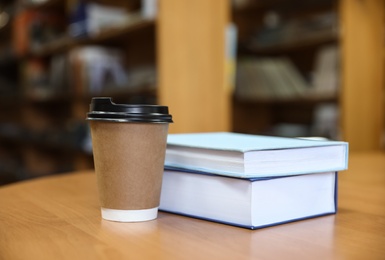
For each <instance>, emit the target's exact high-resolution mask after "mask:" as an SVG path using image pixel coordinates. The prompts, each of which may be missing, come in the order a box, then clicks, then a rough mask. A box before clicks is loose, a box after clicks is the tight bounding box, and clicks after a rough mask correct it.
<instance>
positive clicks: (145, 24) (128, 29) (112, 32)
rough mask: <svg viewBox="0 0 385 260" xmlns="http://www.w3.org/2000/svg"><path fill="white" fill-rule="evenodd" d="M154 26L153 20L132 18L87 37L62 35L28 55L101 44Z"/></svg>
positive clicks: (42, 55)
mask: <svg viewBox="0 0 385 260" xmlns="http://www.w3.org/2000/svg"><path fill="white" fill-rule="evenodd" d="M154 26H155V20H146V19H143V18H134V19H133V20H132V21H130V22H128V23H126V24H124V25H121V26H116V27H113V28H108V29H106V30H105V31H103V32H101V33H100V34H98V35H94V36H90V37H87V38H79V39H77V38H72V37H69V36H67V37H63V38H61V39H58V40H56V41H53V42H50V43H46V44H44V45H43V46H41V47H39V48H36V49H34V50H31V51H30V53H29V56H37V57H46V56H51V55H54V54H58V53H62V52H65V51H68V50H70V49H72V48H74V47H77V46H83V45H92V44H102V43H106V42H109V41H113V40H119V39H121V38H127V37H128V36H129V35H130V34H132V33H135V32H138V31H141V30H143V29H149V28H151V27H154Z"/></svg>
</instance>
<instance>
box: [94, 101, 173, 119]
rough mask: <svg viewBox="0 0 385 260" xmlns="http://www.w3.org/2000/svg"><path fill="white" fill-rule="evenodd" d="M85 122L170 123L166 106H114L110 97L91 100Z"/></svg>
mask: <svg viewBox="0 0 385 260" xmlns="http://www.w3.org/2000/svg"><path fill="white" fill-rule="evenodd" d="M87 120H102V121H112V122H138V123H172V122H173V121H172V116H171V115H170V114H169V113H168V107H167V106H158V105H126V104H115V103H114V102H112V99H111V98H110V97H97V98H92V101H91V104H90V112H89V113H87Z"/></svg>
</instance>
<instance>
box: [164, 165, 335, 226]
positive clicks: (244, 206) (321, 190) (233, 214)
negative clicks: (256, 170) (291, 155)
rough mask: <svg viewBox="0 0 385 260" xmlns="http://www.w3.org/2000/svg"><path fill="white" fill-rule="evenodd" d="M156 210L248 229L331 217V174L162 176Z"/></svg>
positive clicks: (333, 207)
mask: <svg viewBox="0 0 385 260" xmlns="http://www.w3.org/2000/svg"><path fill="white" fill-rule="evenodd" d="M159 209H160V210H162V211H166V212H171V213H176V214H181V215H185V216H189V217H194V218H200V219H205V220H209V221H214V222H219V223H224V224H229V225H234V226H240V227H244V228H249V229H259V228H263V227H268V226H274V225H278V224H283V223H287V222H292V221H298V220H302V219H307V218H313V217H318V216H323V215H328V214H334V213H336V209H337V173H336V172H325V173H314V174H304V175H296V176H288V177H275V178H259V179H241V178H233V177H228V176H221V175H214V174H207V173H198V172H182V171H169V170H165V172H164V176H163V186H162V192H161V199H160V206H159Z"/></svg>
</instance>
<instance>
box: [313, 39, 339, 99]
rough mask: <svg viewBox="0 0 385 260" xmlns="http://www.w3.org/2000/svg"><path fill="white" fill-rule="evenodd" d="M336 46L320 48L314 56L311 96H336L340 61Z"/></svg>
mask: <svg viewBox="0 0 385 260" xmlns="http://www.w3.org/2000/svg"><path fill="white" fill-rule="evenodd" d="M339 55H340V53H339V48H338V46H337V45H327V46H325V47H322V48H320V50H319V51H318V53H317V55H316V59H315V65H314V72H313V80H312V94H314V95H318V96H336V95H337V94H338V89H339V85H340V80H339V75H340V59H339Z"/></svg>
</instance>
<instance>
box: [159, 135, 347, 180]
mask: <svg viewBox="0 0 385 260" xmlns="http://www.w3.org/2000/svg"><path fill="white" fill-rule="evenodd" d="M347 166H348V143H346V142H341V141H329V140H310V139H300V138H285V137H273V136H260V135H249V134H237V133H227V132H212V133H191V134H170V135H169V136H168V140H167V149H166V159H165V167H166V169H177V170H178V169H180V170H183V169H184V170H186V169H188V170H195V171H202V172H210V173H214V174H220V175H227V176H232V177H237V178H259V177H277V176H288V175H299V174H309V173H317V172H334V171H341V170H345V169H347Z"/></svg>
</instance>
